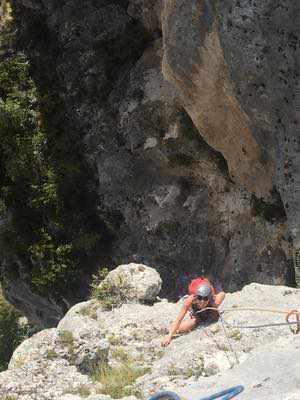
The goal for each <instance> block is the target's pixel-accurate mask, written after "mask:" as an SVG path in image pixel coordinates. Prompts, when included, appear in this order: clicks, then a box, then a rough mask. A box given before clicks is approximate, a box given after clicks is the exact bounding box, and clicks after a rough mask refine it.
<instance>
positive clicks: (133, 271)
mask: <svg viewBox="0 0 300 400" xmlns="http://www.w3.org/2000/svg"><path fill="white" fill-rule="evenodd" d="M107 285H109V287H110V288H111V290H112V291H118V292H122V293H121V294H122V297H124V298H126V299H127V301H142V302H143V301H153V300H155V299H156V297H157V296H158V294H159V292H160V290H161V285H162V280H161V277H160V275H159V273H158V272H157V271H156V270H155V269H154V268H150V267H147V265H143V264H135V263H131V264H126V265H119V266H118V267H117V268H115V269H113V270H112V271H111V272H109V274H108V275H107V277H106V278H105V279H104V280H103V281H102V282H101V283H100V284H99V289H100V290H101V288H102V287H103V286H107Z"/></svg>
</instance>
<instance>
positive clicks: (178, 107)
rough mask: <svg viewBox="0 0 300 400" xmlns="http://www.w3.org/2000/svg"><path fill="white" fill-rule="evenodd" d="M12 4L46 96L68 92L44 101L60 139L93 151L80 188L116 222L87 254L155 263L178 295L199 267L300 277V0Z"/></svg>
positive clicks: (106, 219)
mask: <svg viewBox="0 0 300 400" xmlns="http://www.w3.org/2000/svg"><path fill="white" fill-rule="evenodd" d="M12 8H13V17H14V23H15V27H16V28H17V30H18V31H17V33H18V36H19V41H18V46H19V49H20V50H22V51H23V52H25V54H26V56H27V57H28V59H29V61H30V72H31V75H32V77H33V79H34V81H35V83H36V85H37V88H38V91H39V93H40V95H41V98H43V96H44V95H45V94H49V93H51V94H52V99H53V98H54V99H56V101H57V102H59V107H57V109H56V111H55V113H52V114H51V115H47V114H46V115H45V118H46V120H47V121H48V125H49V126H50V128H53V125H55V124H57V126H58V127H59V129H56V131H55V130H54V132H56V133H55V134H52V137H51V136H49V140H48V142H47V143H48V144H47V145H49V146H51V145H52V144H53V143H54V142H55V141H56V140H60V139H61V137H62V136H63V135H65V137H67V139H66V140H65V142H64V143H65V153H62V155H63V154H68V148H69V151H70V152H72V151H73V147H72V146H73V144H75V143H76V151H78V152H80V154H81V156H82V157H83V159H84V160H85V162H87V163H88V165H89V169H88V170H87V171H89V172H88V173H89V174H90V175H89V176H86V181H87V182H89V184H88V185H86V186H84V187H82V192H84V191H85V190H91V191H92V192H93V195H95V196H94V197H93V203H92V205H91V203H89V202H87V203H86V205H85V201H84V200H82V207H81V209H80V213H84V210H86V212H87V213H88V214H89V216H90V220H91V221H96V222H95V224H96V225H97V224H98V225H99V226H100V225H101V224H102V225H101V226H102V228H103V226H104V227H105V228H103V229H102V228H101V232H102V239H101V240H102V242H101V243H102V244H101V245H99V246H98V247H97V250H95V251H94V252H93V254H92V256H91V257H90V258H88V259H87V260H86V264H91V265H92V266H94V267H96V266H99V265H103V264H105V265H107V266H109V267H111V266H112V265H115V264H116V263H119V262H121V261H122V262H129V261H136V262H146V263H149V264H151V265H153V266H155V267H156V268H157V270H158V271H159V272H160V274H161V276H162V277H163V282H164V284H163V294H164V295H167V296H177V295H178V294H180V293H183V292H184V290H185V287H186V284H187V282H188V280H189V279H190V277H191V276H195V275H199V274H210V275H213V276H214V277H215V278H217V279H219V280H221V281H222V282H223V285H224V287H225V289H227V290H235V289H238V288H241V287H242V286H243V285H245V284H246V283H249V282H251V281H257V282H261V283H266V284H284V283H289V284H294V277H293V267H292V265H291V264H292V253H293V252H292V247H291V246H292V241H293V240H294V241H295V244H296V247H298V246H299V243H298V241H299V234H298V226H299V224H300V220H299V218H300V210H299V204H300V202H299V199H298V195H297V185H299V165H300V159H299V154H300V152H299V127H298V123H299V108H297V104H298V103H297V102H299V92H297V91H296V87H297V85H298V84H299V73H298V71H299V42H298V40H299V39H298V37H299V26H300V24H299V10H298V5H297V2H295V1H294V0H287V1H283V0H276V1H273V0H272V1H271V0H267V1H263V2H253V1H251V0H242V1H237V0H234V1H217V0H215V1H208V0H207V1H205V0H201V1H199V0H197V1H196V0H189V1H187V0H166V1H164V2H161V1H159V0H151V1H150V0H128V1H121V0H113V1H109V0H101V1H94V0H86V1H81V0H80V1H75V0H69V1H66V0H64V1H56V0H39V1H36V0H35V1H32V0H12ZM52 131H53V129H52ZM52 131H51V129H50V132H52ZM50 135H51V133H50ZM68 143H69V144H68ZM69 145H70V147H69ZM66 157H67V156H66ZM79 169H80V168H79ZM91 188H92V189H91ZM72 194H73V193H72V192H70V193H69V194H68V196H67V195H66V197H69V198H72ZM82 199H85V197H84V196H82ZM66 204H67V206H68V203H67V202H66ZM95 224H94V225H95ZM78 229H79V228H78ZM19 265H20V264H19ZM5 268H8V267H7V266H6V267H5V266H4V264H3V263H2V269H5ZM26 268H30V267H28V265H27V267H26ZM20 269H21V270H22V267H20ZM23 270H24V268H23ZM89 274H91V272H88V273H87V275H89ZM4 275H5V274H4ZM5 276H6V275H5ZM5 279H6V280H7V281H6V296H7V297H8V299H9V300H10V301H11V302H12V303H15V304H17V305H18V306H19V307H20V308H22V298H21V297H20V295H19V294H18V292H17V290H15V288H14V281H13V280H11V279H10V280H9V278H7V276H6V278H5ZM84 279H86V280H87V281H88V276H87V277H85V278H84ZM29 292H30V291H29V290H27V293H29ZM80 296H81V297H84V296H85V294H84V293H81V294H80ZM29 297H30V296H28V299H27V304H29V307H27V308H26V310H25V308H23V311H24V312H25V311H26V313H27V315H29V316H30V311H29V308H30V299H29ZM58 297H59V295H58ZM61 297H63V296H61ZM61 297H60V300H59V301H60V304H62V303H65V302H68V299H62V298H61ZM73 300H74V299H73ZM73 300H70V301H71V303H72V301H73ZM31 301H32V306H33V305H34V303H35V297H34V294H33V295H32V300H31ZM49 304H50V303H49ZM32 308H35V309H36V306H35V307H32ZM51 310H53V311H51V315H52V314H53V313H54V314H53V318H52V317H51V321H49V320H48V321H46V324H47V325H51V324H53V321H54V320H55V315H56V316H57V318H58V317H59V316H61V315H62V314H63V312H64V307H62V306H61V305H60V306H58V305H56V304H53V302H52V301H51ZM31 317H32V319H33V320H35V321H36V322H40V323H45V320H46V317H45V315H44V313H43V315H40V316H39V315H38V313H37V312H36V311H35V314H34V315H31Z"/></svg>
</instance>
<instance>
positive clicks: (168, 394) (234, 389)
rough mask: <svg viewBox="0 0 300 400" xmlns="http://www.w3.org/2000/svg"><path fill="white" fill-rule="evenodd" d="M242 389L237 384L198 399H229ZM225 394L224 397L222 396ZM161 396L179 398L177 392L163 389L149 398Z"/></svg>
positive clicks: (177, 399) (175, 399) (176, 399)
mask: <svg viewBox="0 0 300 400" xmlns="http://www.w3.org/2000/svg"><path fill="white" fill-rule="evenodd" d="M243 390H244V386H242V385H238V386H233V387H232V388H230V389H226V390H223V391H222V392H218V393H215V394H212V395H211V396H208V397H203V398H202V399H199V400H215V399H218V398H221V397H222V398H221V399H220V400H229V399H232V398H233V397H235V396H236V395H238V394H239V393H241V392H242V391H243ZM223 396H225V397H223ZM162 397H168V398H169V399H172V400H181V399H180V397H179V396H178V394H176V393H174V392H170V391H163V392H158V393H156V394H155V395H154V396H152V397H150V398H149V400H158V399H161V398H162Z"/></svg>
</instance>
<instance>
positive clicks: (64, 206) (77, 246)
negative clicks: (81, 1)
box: [0, 21, 107, 297]
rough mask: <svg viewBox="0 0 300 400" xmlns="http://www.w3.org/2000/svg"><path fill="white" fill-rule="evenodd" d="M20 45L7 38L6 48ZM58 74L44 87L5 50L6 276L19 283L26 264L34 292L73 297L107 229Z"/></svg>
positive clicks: (0, 189)
mask: <svg viewBox="0 0 300 400" xmlns="http://www.w3.org/2000/svg"><path fill="white" fill-rule="evenodd" d="M27 22H28V25H30V24H31V23H34V21H27ZM44 28H45V27H44ZM45 29H46V28H45ZM44 33H45V35H44V36H43V37H44V38H47V32H44ZM25 38H26V35H25V36H23V39H24V40H25ZM13 39H14V38H13V36H12V35H11V34H9V33H6V34H5V35H4V34H3V33H2V34H1V33H0V44H1V46H3V48H5V46H6V47H8V46H9V45H8V44H7V43H11V42H14V40H13ZM27 39H28V40H33V39H34V40H36V37H35V38H29V37H28V38H27ZM5 41H6V42H7V43H4V42H5ZM45 68H47V66H46V65H45ZM49 68H50V67H49ZM54 70H55V69H53V68H52V69H51V71H46V72H47V73H49V76H48V80H47V76H46V75H47V73H45V74H46V75H45V76H44V77H42V79H40V80H39V82H40V83H41V84H42V85H43V86H41V87H39V88H38V89H37V87H36V85H35V83H34V82H33V80H32V79H31V77H30V74H29V61H28V59H27V58H26V57H25V55H24V54H22V53H21V52H18V51H16V50H14V49H12V48H10V49H9V52H5V51H4V50H3V51H2V52H0V219H2V220H5V221H6V223H5V226H2V228H1V231H0V260H1V259H2V260H3V259H5V263H2V267H1V275H2V281H3V282H5V278H8V280H9V279H15V278H18V277H19V266H18V265H20V263H21V264H22V266H23V268H24V270H25V272H26V276H27V277H28V278H27V279H28V282H27V283H28V284H29V285H30V286H31V289H32V290H33V291H34V292H36V293H39V294H41V295H46V296H49V295H50V296H52V297H56V296H57V297H60V296H61V295H62V294H63V296H64V297H65V296H68V295H69V296H71V297H73V296H74V293H77V292H78V293H80V291H79V290H78V291H77V287H79V285H80V284H81V281H82V279H83V276H84V277H86V276H88V269H89V270H90V271H93V268H94V266H95V260H96V259H97V256H98V254H97V252H98V253H100V251H103V246H102V241H103V240H107V236H106V235H107V229H106V225H105V223H103V222H102V221H101V220H100V217H99V216H98V215H97V211H96V194H95V193H96V192H95V191H94V190H93V184H94V183H93V182H92V173H91V170H90V167H89V166H88V164H87V162H86V160H85V158H84V157H83V155H82V146H81V141H80V136H79V133H78V132H75V131H74V132H73V131H69V130H68V129H67V128H66V126H65V120H64V111H65V110H64V104H63V102H62V101H61V100H60V96H59V88H58V87H56V85H55V82H56V77H55V76H53V74H55V73H54V72H53V71H54ZM39 71H40V69H39ZM43 71H44V69H43ZM36 73H39V72H38V71H36ZM42 73H44V72H42ZM49 77H50V78H49ZM80 134H83V133H82V132H81V133H80ZM106 243H107V242H106ZM98 249H99V250H98ZM16 260H18V262H16ZM24 275H25V274H24ZM0 278H1V276H0Z"/></svg>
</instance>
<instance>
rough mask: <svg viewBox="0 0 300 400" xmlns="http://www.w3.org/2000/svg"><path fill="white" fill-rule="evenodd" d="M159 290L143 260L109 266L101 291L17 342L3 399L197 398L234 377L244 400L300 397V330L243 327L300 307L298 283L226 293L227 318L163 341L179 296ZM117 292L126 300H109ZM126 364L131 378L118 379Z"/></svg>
mask: <svg viewBox="0 0 300 400" xmlns="http://www.w3.org/2000/svg"><path fill="white" fill-rule="evenodd" d="M118 285H119V286H118ZM160 288H161V279H160V276H159V274H158V273H157V272H156V271H155V270H154V269H152V268H149V267H147V266H145V265H141V264H129V265H123V266H119V267H118V268H116V269H115V270H113V271H112V272H110V273H109V275H108V276H107V278H106V279H105V280H104V281H102V282H101V284H100V285H99V287H98V288H96V289H97V290H98V292H97V290H95V294H97V297H98V299H96V298H95V299H92V300H90V301H86V302H83V303H79V304H77V305H75V306H74V307H72V308H71V309H70V310H69V312H68V313H67V314H66V315H65V317H64V318H63V319H62V320H61V321H60V322H59V324H58V326H57V327H56V328H52V329H46V330H43V331H41V332H39V333H37V334H35V335H33V336H32V337H31V338H29V339H27V340H25V341H24V342H23V343H22V344H21V345H20V346H19V347H18V348H17V349H16V350H15V352H14V354H13V356H12V359H11V361H10V364H9V368H8V370H7V371H4V372H2V373H1V374H0V396H2V397H1V398H4V399H7V398H9V399H16V400H81V399H83V398H85V399H87V400H104V399H105V400H110V399H111V398H128V396H130V398H131V399H132V400H134V399H135V398H139V397H140V398H147V397H149V396H150V395H151V394H154V393H156V392H157V391H159V390H173V391H176V392H177V393H180V394H182V395H184V397H185V398H187V399H195V398H199V396H201V395H202V396H204V395H207V394H211V393H214V392H217V391H219V390H222V389H224V388H227V387H229V386H230V385H235V384H241V385H244V386H245V390H244V392H243V393H241V394H240V395H239V399H241V400H243V399H244V400H247V399H249V400H250V399H253V398H255V399H257V400H259V399H261V400H262V399H266V398H268V399H269V400H275V399H276V400H279V399H285V400H287V399H289V400H296V399H299V398H300V388H299V376H298V374H299V370H300V335H293V334H292V333H291V331H290V330H289V327H288V326H275V327H267V328H263V329H262V328H255V329H246V328H245V326H246V325H262V324H266V323H276V322H284V316H285V315H284V313H280V312H278V311H286V310H290V309H298V310H299V309H300V289H294V288H289V287H286V286H271V285H262V284H257V283H252V284H250V285H247V286H245V287H244V288H243V289H242V290H241V291H239V292H235V293H228V294H227V295H226V299H225V301H224V303H223V304H222V306H221V310H223V311H224V313H222V318H221V320H220V321H218V322H216V323H212V324H210V325H203V326H201V327H199V328H198V329H196V330H194V331H192V332H190V333H189V334H185V335H178V336H176V337H174V339H173V341H172V342H171V343H170V345H169V347H167V348H165V349H164V348H162V347H161V346H160V341H161V339H162V337H163V335H165V333H166V332H167V329H168V327H169V325H170V323H171V322H172V321H173V319H174V318H175V317H176V315H177V313H178V311H179V309H180V307H181V303H182V300H180V301H178V302H177V303H171V302H168V301H167V300H166V299H161V298H159V297H157V295H158V294H159V291H160ZM105 291H106V297H105V296H104V295H103V293H104V292H105ZM104 297H105V300H106V301H105V302H104V301H103V298H104ZM110 297H111V298H112V300H115V298H117V299H119V300H120V299H121V300H120V302H119V303H118V304H116V303H115V302H112V303H111V307H109V306H108V305H109V302H108V300H109V298H110ZM99 298H102V300H99ZM122 302H123V304H121V303H122ZM109 308H111V309H109ZM240 308H246V310H240ZM250 308H254V309H255V310H249V309H250ZM264 309H269V310H270V309H271V310H273V311H274V310H275V311H276V312H267V311H263V310H264ZM122 368H123V369H124V368H125V370H126V371H130V374H131V377H132V376H133V379H131V380H130V381H125V380H124V383H123V386H122V382H121V384H120V385H119V386H118V382H119V381H121V379H123V375H122V373H121V371H122ZM105 371H108V373H106V374H105ZM116 371H119V372H118V374H115V372H116ZM109 374H111V375H113V374H115V380H114V382H113V383H111V382H110V381H109ZM109 382H110V383H109Z"/></svg>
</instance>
